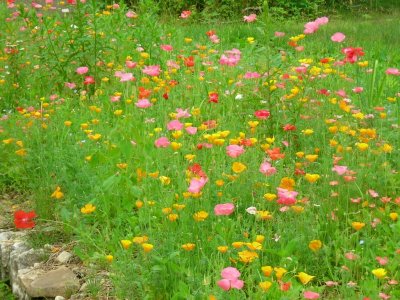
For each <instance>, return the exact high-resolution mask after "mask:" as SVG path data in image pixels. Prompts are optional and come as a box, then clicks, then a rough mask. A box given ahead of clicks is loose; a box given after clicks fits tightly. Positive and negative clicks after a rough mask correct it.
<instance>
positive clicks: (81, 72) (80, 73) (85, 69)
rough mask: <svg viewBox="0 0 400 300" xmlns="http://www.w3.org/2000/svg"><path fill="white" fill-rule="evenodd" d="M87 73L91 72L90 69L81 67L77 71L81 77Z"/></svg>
mask: <svg viewBox="0 0 400 300" xmlns="http://www.w3.org/2000/svg"><path fill="white" fill-rule="evenodd" d="M87 72H89V68H88V67H79V68H77V69H76V73H78V74H79V75H83V74H86V73H87Z"/></svg>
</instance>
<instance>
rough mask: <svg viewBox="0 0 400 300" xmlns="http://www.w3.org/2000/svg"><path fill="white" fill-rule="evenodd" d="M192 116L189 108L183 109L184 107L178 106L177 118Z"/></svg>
mask: <svg viewBox="0 0 400 300" xmlns="http://www.w3.org/2000/svg"><path fill="white" fill-rule="evenodd" d="M189 117H191V114H190V113H189V112H188V110H187V109H182V108H177V109H176V118H177V119H180V118H189Z"/></svg>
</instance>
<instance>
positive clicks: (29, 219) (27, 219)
mask: <svg viewBox="0 0 400 300" xmlns="http://www.w3.org/2000/svg"><path fill="white" fill-rule="evenodd" d="M36 217H37V216H36V213H35V211H33V210H32V211H29V212H25V211H23V210H18V211H16V212H14V224H15V227H17V228H18V229H28V228H33V227H35V221H34V220H33V219H34V218H36Z"/></svg>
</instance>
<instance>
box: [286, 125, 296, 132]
mask: <svg viewBox="0 0 400 300" xmlns="http://www.w3.org/2000/svg"><path fill="white" fill-rule="evenodd" d="M283 130H284V131H293V130H296V126H294V125H292V124H286V125H284V126H283Z"/></svg>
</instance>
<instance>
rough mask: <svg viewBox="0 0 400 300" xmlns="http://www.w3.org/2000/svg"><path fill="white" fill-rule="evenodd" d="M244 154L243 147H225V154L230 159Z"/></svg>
mask: <svg viewBox="0 0 400 300" xmlns="http://www.w3.org/2000/svg"><path fill="white" fill-rule="evenodd" d="M243 152H244V148H243V146H239V145H229V146H227V147H226V154H227V155H228V156H230V157H233V158H235V157H239V156H240V155H242V154H243Z"/></svg>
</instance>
